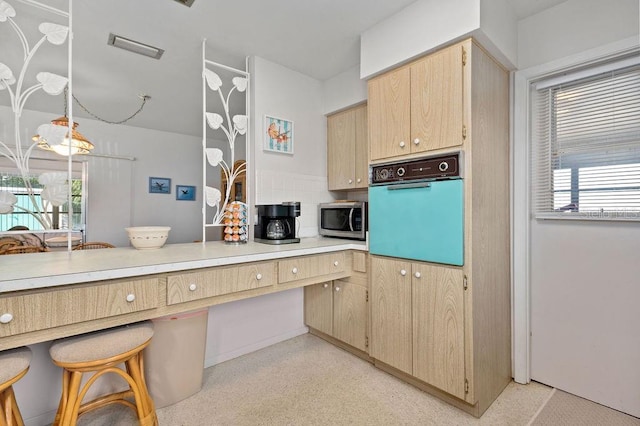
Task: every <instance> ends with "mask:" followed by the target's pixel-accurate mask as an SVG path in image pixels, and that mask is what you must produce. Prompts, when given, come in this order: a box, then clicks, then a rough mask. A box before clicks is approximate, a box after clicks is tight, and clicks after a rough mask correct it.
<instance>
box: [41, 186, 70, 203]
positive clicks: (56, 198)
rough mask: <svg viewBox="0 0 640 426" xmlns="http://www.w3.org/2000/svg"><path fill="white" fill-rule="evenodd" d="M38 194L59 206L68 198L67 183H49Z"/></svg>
mask: <svg viewBox="0 0 640 426" xmlns="http://www.w3.org/2000/svg"><path fill="white" fill-rule="evenodd" d="M40 196H41V197H42V199H43V200H46V201H48V202H50V203H51V204H52V205H54V206H61V205H63V204H64V203H66V202H67V199H68V198H69V186H68V185H51V186H47V187H45V188H44V189H43V190H42V192H41V193H40Z"/></svg>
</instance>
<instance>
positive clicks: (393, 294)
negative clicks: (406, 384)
mask: <svg viewBox="0 0 640 426" xmlns="http://www.w3.org/2000/svg"><path fill="white" fill-rule="evenodd" d="M403 272H404V274H403ZM370 301H371V304H372V305H371V343H370V352H369V353H370V354H371V356H372V357H373V358H376V359H379V360H380V361H382V362H384V363H385V364H389V365H390V366H392V367H395V368H397V369H398V370H401V371H404V372H406V373H409V374H411V373H412V369H413V365H412V349H411V348H412V336H411V323H412V320H411V263H410V262H408V261H404V260H399V259H387V258H379V257H372V258H371V297H370Z"/></svg>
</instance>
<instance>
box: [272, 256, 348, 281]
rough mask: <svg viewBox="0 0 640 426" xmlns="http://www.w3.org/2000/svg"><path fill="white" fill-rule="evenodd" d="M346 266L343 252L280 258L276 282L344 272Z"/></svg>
mask: <svg viewBox="0 0 640 426" xmlns="http://www.w3.org/2000/svg"><path fill="white" fill-rule="evenodd" d="M346 266H347V265H346V263H345V253H344V252H336V253H329V254H320V255H313V256H305V257H296V258H293V259H285V260H280V261H279V262H278V282H279V283H280V284H283V283H288V282H292V281H297V280H303V279H306V278H313V277H321V276H323V275H331V274H334V273H338V272H344V271H346V269H347V268H346Z"/></svg>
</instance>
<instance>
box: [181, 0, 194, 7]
mask: <svg viewBox="0 0 640 426" xmlns="http://www.w3.org/2000/svg"><path fill="white" fill-rule="evenodd" d="M176 1H177V2H178V3H180V4H184V5H185V6H187V7H191V5H192V4H193V2H194V1H196V0H176Z"/></svg>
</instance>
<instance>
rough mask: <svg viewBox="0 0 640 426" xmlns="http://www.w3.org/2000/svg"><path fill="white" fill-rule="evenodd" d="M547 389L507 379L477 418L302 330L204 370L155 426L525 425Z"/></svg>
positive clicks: (113, 411)
mask: <svg viewBox="0 0 640 426" xmlns="http://www.w3.org/2000/svg"><path fill="white" fill-rule="evenodd" d="M551 391H552V389H551V388H549V387H547V386H544V385H541V384H538V383H531V384H529V385H519V384H516V383H513V382H512V383H511V384H509V385H508V386H507V388H506V389H505V391H504V392H503V393H502V394H501V395H500V397H499V398H498V399H497V400H496V401H495V402H494V403H493V405H492V406H491V407H490V408H489V409H488V410H487V412H486V413H485V414H484V415H483V416H482V418H480V419H476V418H474V417H472V416H470V415H468V414H466V413H464V412H462V411H460V410H458V409H456V408H454V407H451V406H450V405H448V404H446V403H444V402H441V401H440V400H439V399H437V398H434V397H432V396H430V395H428V394H426V393H424V392H422V391H420V390H418V389H416V388H414V387H413V386H410V385H408V384H406V383H404V382H402V381H400V380H398V379H396V378H395V377H393V376H391V375H389V374H386V373H384V372H382V371H380V370H379V369H377V368H375V367H373V366H372V365H371V364H369V363H367V362H365V361H363V360H361V359H359V358H357V357H355V356H353V355H351V354H349V353H347V352H345V351H343V350H341V349H339V348H336V347H335V346H333V345H331V344H329V343H326V342H325V341H323V340H321V339H319V338H317V337H315V336H312V335H309V334H306V335H302V336H298V337H296V338H293V339H290V340H287V341H285V342H282V343H279V344H276V345H273V346H270V347H268V348H265V349H262V350H260V351H256V352H254V353H251V354H248V355H245V356H242V357H239V358H236V359H233V360H231V361H227V362H224V363H222V364H218V365H215V366H213V367H210V368H207V369H206V370H205V372H204V383H203V389H202V390H201V391H200V392H199V393H197V394H196V395H194V396H191V397H189V398H187V399H185V400H183V401H181V402H178V403H176V404H174V405H171V406H168V407H165V408H161V409H159V410H158V419H159V422H160V425H161V426H200V425H202V426H205V425H239V426H242V425H444V426H447V425H492V426H493V425H505V426H506V425H508V426H517V425H523V426H524V425H527V424H528V423H529V422H530V421H531V419H532V418H533V417H534V415H535V414H536V413H537V412H538V411H539V408H540V407H541V406H542V405H543V404H544V402H545V401H547V400H548V399H549V395H550V393H551ZM79 424H80V425H83V426H107V425H109V426H125V425H131V424H135V421H134V418H133V417H132V415H131V413H130V411H129V410H127V409H126V408H124V409H123V408H121V407H117V406H116V407H113V408H106V409H103V410H100V411H96V412H94V413H89V414H87V415H86V416H84V417H83V418H81V421H80V422H79Z"/></svg>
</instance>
